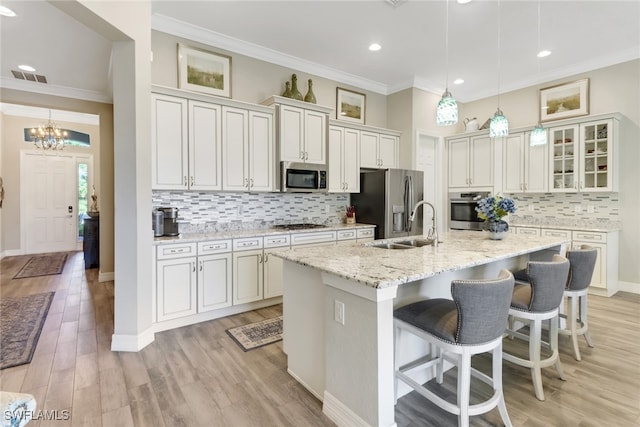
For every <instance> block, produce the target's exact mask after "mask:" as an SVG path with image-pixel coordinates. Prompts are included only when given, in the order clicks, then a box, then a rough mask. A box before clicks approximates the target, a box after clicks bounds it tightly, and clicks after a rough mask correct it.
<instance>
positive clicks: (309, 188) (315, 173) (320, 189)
mask: <svg viewBox="0 0 640 427" xmlns="http://www.w3.org/2000/svg"><path fill="white" fill-rule="evenodd" d="M280 177H281V183H280V189H281V191H283V192H288V193H326V192H327V167H326V166H325V165H319V164H311V163H294V162H281V171H280Z"/></svg>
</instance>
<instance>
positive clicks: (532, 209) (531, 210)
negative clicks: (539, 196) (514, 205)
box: [527, 203, 536, 212]
mask: <svg viewBox="0 0 640 427" xmlns="http://www.w3.org/2000/svg"><path fill="white" fill-rule="evenodd" d="M527 209H528V210H529V212H535V210H536V207H535V205H534V204H533V203H529V206H527Z"/></svg>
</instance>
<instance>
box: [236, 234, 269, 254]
mask: <svg viewBox="0 0 640 427" xmlns="http://www.w3.org/2000/svg"><path fill="white" fill-rule="evenodd" d="M249 249H262V237H246V238H242V239H233V250H234V251H246V250H249Z"/></svg>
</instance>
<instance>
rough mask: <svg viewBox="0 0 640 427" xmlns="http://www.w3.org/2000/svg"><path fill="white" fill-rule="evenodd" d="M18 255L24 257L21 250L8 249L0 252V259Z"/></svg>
mask: <svg viewBox="0 0 640 427" xmlns="http://www.w3.org/2000/svg"><path fill="white" fill-rule="evenodd" d="M18 255H24V252H23V251H22V249H8V250H6V251H2V252H0V259H2V258H4V257H7V256H18Z"/></svg>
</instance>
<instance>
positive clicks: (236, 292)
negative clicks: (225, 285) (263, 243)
mask: <svg viewBox="0 0 640 427" xmlns="http://www.w3.org/2000/svg"><path fill="white" fill-rule="evenodd" d="M263 261H264V254H263V251H262V249H255V250H248V251H241V252H234V253H233V304H234V305H236V304H244V303H247V302H253V301H258V300H261V299H262V295H263V289H262V287H263V283H264V268H263Z"/></svg>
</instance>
